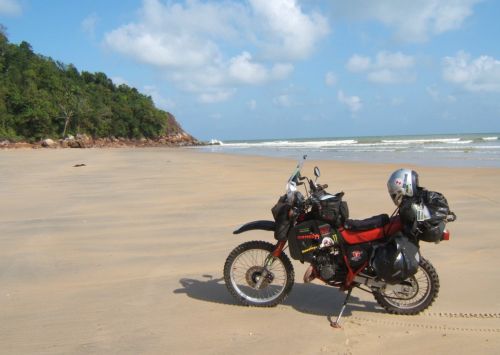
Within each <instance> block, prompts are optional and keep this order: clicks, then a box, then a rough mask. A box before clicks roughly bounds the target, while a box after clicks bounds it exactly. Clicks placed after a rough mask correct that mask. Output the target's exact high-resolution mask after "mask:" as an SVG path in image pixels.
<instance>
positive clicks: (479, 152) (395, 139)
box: [196, 133, 500, 168]
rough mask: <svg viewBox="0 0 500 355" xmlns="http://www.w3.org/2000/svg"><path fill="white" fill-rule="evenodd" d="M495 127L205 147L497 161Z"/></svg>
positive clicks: (438, 162) (329, 156)
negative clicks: (489, 130) (483, 130)
mask: <svg viewBox="0 0 500 355" xmlns="http://www.w3.org/2000/svg"><path fill="white" fill-rule="evenodd" d="M499 137H500V133H474V134H439V135H414V136H373V137H343V138H314V139H308V138H298V139H267V140H241V141H218V140H215V139H214V140H212V141H211V143H213V145H209V146H203V147H199V148H196V149H201V150H203V151H206V152H215V153H229V154H245V155H260V156H270V157H284V158H291V159H298V158H299V157H301V156H302V155H304V154H307V156H308V158H309V159H319V160H344V161H356V162H376V163H400V164H412V165H420V166H447V167H496V168H498V167H500V141H499Z"/></svg>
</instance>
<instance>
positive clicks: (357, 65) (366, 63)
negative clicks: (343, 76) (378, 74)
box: [346, 54, 372, 73]
mask: <svg viewBox="0 0 500 355" xmlns="http://www.w3.org/2000/svg"><path fill="white" fill-rule="evenodd" d="M371 65H372V62H371V59H370V58H368V57H362V56H360V55H357V54H354V55H353V56H352V57H351V58H349V61H348V62H347V66H346V67H347V69H348V70H349V71H352V72H355V73H358V72H363V71H365V70H368V69H370V67H371Z"/></svg>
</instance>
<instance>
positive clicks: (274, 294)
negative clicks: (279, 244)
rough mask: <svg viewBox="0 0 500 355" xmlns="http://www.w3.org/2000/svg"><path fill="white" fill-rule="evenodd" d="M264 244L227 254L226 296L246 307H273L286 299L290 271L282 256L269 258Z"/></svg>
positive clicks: (290, 283) (268, 247)
mask: <svg viewBox="0 0 500 355" xmlns="http://www.w3.org/2000/svg"><path fill="white" fill-rule="evenodd" d="M274 249H275V246H274V245H272V244H271V243H268V242H263V241H251V242H246V243H243V244H241V245H239V246H237V247H236V248H234V249H233V251H232V252H231V253H230V254H229V256H228V257H227V259H226V263H225V264H224V281H225V283H226V287H227V288H228V290H229V292H230V293H231V294H232V295H233V296H234V297H235V298H236V299H237V300H238V301H239V302H241V303H243V304H244V305H247V306H256V307H274V306H276V305H278V304H279V303H281V302H283V300H284V299H285V298H286V297H287V296H288V294H289V293H290V290H291V289H292V286H293V282H294V277H295V276H294V271H293V266H292V263H291V262H290V259H288V257H287V256H286V254H285V253H281V255H280V256H279V257H277V258H275V257H273V256H272V252H273V251H274Z"/></svg>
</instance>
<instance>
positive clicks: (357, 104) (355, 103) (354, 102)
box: [337, 90, 363, 114]
mask: <svg viewBox="0 0 500 355" xmlns="http://www.w3.org/2000/svg"><path fill="white" fill-rule="evenodd" d="M337 99H338V100H339V102H340V103H342V104H344V105H347V107H348V108H349V110H350V111H351V113H353V114H355V113H356V112H358V111H359V110H361V108H362V107H363V103H362V102H361V99H360V97H359V96H347V95H345V94H344V92H343V91H342V90H339V91H338V93H337Z"/></svg>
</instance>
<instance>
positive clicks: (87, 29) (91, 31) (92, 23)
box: [81, 13, 99, 38]
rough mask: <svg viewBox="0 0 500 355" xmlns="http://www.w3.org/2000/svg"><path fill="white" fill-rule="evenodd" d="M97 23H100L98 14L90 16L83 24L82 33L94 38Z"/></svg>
mask: <svg viewBox="0 0 500 355" xmlns="http://www.w3.org/2000/svg"><path fill="white" fill-rule="evenodd" d="M97 22H99V17H98V16H97V14H95V13H93V14H90V15H89V16H87V17H85V18H84V19H83V21H82V23H81V28H82V31H83V32H84V33H86V34H87V35H88V36H90V37H91V38H94V37H95V29H96V26H97Z"/></svg>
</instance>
